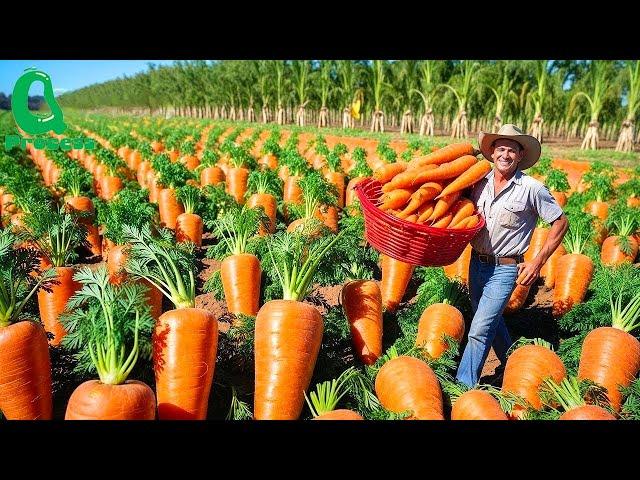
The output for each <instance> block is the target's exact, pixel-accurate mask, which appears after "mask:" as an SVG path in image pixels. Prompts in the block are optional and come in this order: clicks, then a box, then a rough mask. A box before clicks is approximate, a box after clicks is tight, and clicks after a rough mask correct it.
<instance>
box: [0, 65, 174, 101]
mask: <svg viewBox="0 0 640 480" xmlns="http://www.w3.org/2000/svg"><path fill="white" fill-rule="evenodd" d="M149 62H151V63H155V64H172V63H173V60H0V92H4V94H5V95H10V94H11V92H12V91H13V86H14V85H15V82H16V80H17V79H18V78H19V77H20V75H22V72H24V70H25V69H26V68H30V67H36V68H38V69H40V70H43V71H44V72H46V73H48V74H49V76H50V77H51V81H52V82H53V88H54V94H55V95H60V94H62V93H64V92H66V91H70V90H76V89H78V88H82V87H86V86H87V85H91V84H92V83H100V82H104V81H107V80H112V79H114V78H118V77H122V76H123V75H128V76H131V75H133V74H136V73H138V72H142V71H145V70H147V63H149ZM29 93H30V95H42V94H43V93H44V92H43V84H42V83H40V82H36V83H34V84H33V87H32V88H31V90H30V92H29Z"/></svg>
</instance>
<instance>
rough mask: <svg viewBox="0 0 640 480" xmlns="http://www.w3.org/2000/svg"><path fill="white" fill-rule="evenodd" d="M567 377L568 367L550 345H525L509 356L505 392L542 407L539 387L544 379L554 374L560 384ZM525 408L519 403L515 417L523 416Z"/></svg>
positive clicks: (505, 374) (515, 408)
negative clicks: (565, 366) (566, 367)
mask: <svg viewBox="0 0 640 480" xmlns="http://www.w3.org/2000/svg"><path fill="white" fill-rule="evenodd" d="M565 376H566V370H565V368H564V364H563V363H562V360H561V359H560V357H559V356H558V355H557V354H556V353H555V352H553V351H552V350H551V349H550V348H547V347H544V346H542V345H524V346H522V347H519V348H517V349H516V350H514V352H513V353H512V354H511V355H510V356H509V358H508V360H507V365H506V366H505V369H504V379H503V382H502V391H503V392H511V393H514V394H516V395H518V396H520V397H522V398H524V399H525V400H526V401H527V402H529V403H530V404H531V405H532V406H533V408H535V409H536V410H540V409H541V408H542V400H541V399H540V396H539V395H538V390H539V388H540V386H541V385H542V382H543V381H544V380H546V379H547V378H549V377H551V378H553V380H554V381H555V382H556V383H559V382H560V381H561V380H562V379H563V378H564V377H565ZM523 413H524V409H523V408H522V407H520V406H518V405H516V406H515V407H514V409H513V411H512V412H511V417H512V418H521V417H522V414H523Z"/></svg>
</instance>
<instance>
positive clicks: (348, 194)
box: [344, 177, 365, 207]
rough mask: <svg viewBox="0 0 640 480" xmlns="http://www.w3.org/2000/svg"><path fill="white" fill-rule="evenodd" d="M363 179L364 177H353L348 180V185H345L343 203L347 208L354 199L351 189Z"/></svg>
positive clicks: (354, 195)
mask: <svg viewBox="0 0 640 480" xmlns="http://www.w3.org/2000/svg"><path fill="white" fill-rule="evenodd" d="M364 179H365V177H355V178H352V179H351V180H349V183H348V184H347V190H346V193H345V202H344V203H345V205H346V206H347V207H349V206H351V204H352V203H353V201H354V200H355V199H356V194H355V192H354V190H353V189H354V188H355V186H356V185H357V184H359V183H360V182H362V181H363V180H364Z"/></svg>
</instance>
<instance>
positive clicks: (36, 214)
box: [24, 204, 88, 267]
mask: <svg viewBox="0 0 640 480" xmlns="http://www.w3.org/2000/svg"><path fill="white" fill-rule="evenodd" d="M24 223H25V226H26V232H27V233H26V238H28V239H29V240H30V241H32V242H34V243H35V244H36V245H37V247H38V249H39V250H40V252H42V254H43V255H44V256H45V257H46V258H47V259H49V261H50V262H51V264H52V265H53V266H54V267H64V266H67V265H70V264H71V263H73V262H74V261H75V260H76V259H77V258H78V254H77V253H76V249H77V248H78V247H80V246H84V247H87V246H88V243H87V228H86V227H85V226H84V225H83V224H82V223H81V222H80V217H79V216H78V215H77V214H76V213H75V212H67V211H66V210H65V208H64V207H59V208H58V207H51V206H50V205H47V204H44V205H37V206H35V207H34V208H33V209H32V210H31V212H29V213H27V214H26V215H25V217H24Z"/></svg>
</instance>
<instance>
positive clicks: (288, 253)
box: [254, 230, 346, 420]
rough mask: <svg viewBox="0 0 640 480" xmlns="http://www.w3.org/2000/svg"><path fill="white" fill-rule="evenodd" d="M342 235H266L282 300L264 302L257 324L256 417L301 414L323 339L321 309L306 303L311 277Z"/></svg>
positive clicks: (272, 275) (285, 416) (276, 417)
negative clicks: (311, 236) (310, 237)
mask: <svg viewBox="0 0 640 480" xmlns="http://www.w3.org/2000/svg"><path fill="white" fill-rule="evenodd" d="M344 231H346V230H344ZM340 236H341V234H338V235H329V236H324V237H319V238H317V239H311V240H310V239H309V238H308V237H306V236H303V235H298V234H290V233H286V232H283V233H279V234H275V235H274V236H271V237H268V240H267V242H268V243H267V246H268V250H269V259H268V263H269V264H270V265H272V266H273V269H271V270H270V276H271V277H272V278H274V279H277V281H278V282H279V283H280V285H281V286H282V292H283V294H282V296H283V299H282V300H271V301H269V302H267V303H265V304H264V305H263V306H262V307H261V308H260V311H259V312H258V315H257V317H256V323H255V395H254V418H255V419H257V420H262V419H280V420H287V419H290V420H294V419H297V418H298V417H299V416H300V413H301V411H302V407H303V403H304V391H305V390H306V389H307V387H308V386H309V382H310V381H311V376H312V374H313V369H314V367H315V362H316V358H317V355H318V352H319V351H320V344H321V341H322V332H323V321H322V316H321V315H320V312H318V310H317V309H316V307H314V306H313V305H310V304H308V303H302V299H304V298H305V297H306V296H307V294H308V293H309V291H310V289H311V285H312V282H313V276H314V274H315V272H316V270H317V268H318V266H319V264H320V262H321V261H322V260H323V258H324V256H325V255H326V253H327V252H328V251H329V249H330V248H331V247H332V246H333V245H334V244H335V243H336V242H337V241H338V240H339V239H340Z"/></svg>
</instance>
